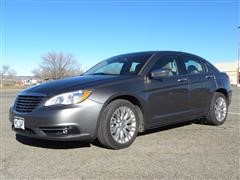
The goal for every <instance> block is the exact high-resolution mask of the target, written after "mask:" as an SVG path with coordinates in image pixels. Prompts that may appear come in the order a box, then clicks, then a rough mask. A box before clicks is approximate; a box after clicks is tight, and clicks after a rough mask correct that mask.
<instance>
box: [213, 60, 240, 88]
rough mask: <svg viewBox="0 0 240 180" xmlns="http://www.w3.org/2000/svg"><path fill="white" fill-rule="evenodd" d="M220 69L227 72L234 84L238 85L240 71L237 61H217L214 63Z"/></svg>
mask: <svg viewBox="0 0 240 180" xmlns="http://www.w3.org/2000/svg"><path fill="white" fill-rule="evenodd" d="M214 65H215V66H216V67H217V68H218V69H219V70H220V71H223V72H226V73H227V74H228V76H229V78H230V81H231V84H232V85H238V84H239V83H240V82H239V79H240V77H239V73H238V72H237V70H238V68H237V61H236V62H224V63H215V64H214Z"/></svg>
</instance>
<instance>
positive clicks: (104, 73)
mask: <svg viewBox="0 0 240 180" xmlns="http://www.w3.org/2000/svg"><path fill="white" fill-rule="evenodd" d="M88 75H112V76H113V75H118V74H110V73H102V72H101V73H93V74H88Z"/></svg>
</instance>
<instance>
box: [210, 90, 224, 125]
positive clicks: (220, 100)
mask: <svg viewBox="0 0 240 180" xmlns="http://www.w3.org/2000/svg"><path fill="white" fill-rule="evenodd" d="M227 113H228V103H227V100H226V97H225V95H224V94H222V93H219V92H216V93H214V95H213V97H212V101H211V104H210V107H209V113H208V115H207V117H206V121H207V123H208V124H211V125H215V126H218V125H221V124H223V123H224V122H225V121H226V119H227Z"/></svg>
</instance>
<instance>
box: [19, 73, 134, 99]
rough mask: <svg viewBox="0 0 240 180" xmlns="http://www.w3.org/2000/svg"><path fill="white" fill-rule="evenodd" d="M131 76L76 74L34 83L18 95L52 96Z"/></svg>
mask: <svg viewBox="0 0 240 180" xmlns="http://www.w3.org/2000/svg"><path fill="white" fill-rule="evenodd" d="M131 77H132V76H109V75H85V76H77V77H71V78H66V79H62V80H54V81H50V82H46V83H43V84H40V85H36V86H33V87H30V88H28V89H26V90H24V91H22V92H21V93H20V95H41V96H54V95H57V94H61V93H65V92H71V91H75V90H80V89H88V88H94V87H96V86H99V85H104V84H107V83H112V82H116V80H125V79H129V78H131Z"/></svg>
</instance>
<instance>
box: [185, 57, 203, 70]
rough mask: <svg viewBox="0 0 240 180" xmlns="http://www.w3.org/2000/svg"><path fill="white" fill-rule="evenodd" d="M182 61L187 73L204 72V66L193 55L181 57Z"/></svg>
mask: <svg viewBox="0 0 240 180" xmlns="http://www.w3.org/2000/svg"><path fill="white" fill-rule="evenodd" d="M183 62H184V65H185V69H186V72H187V74H200V73H204V68H203V65H202V63H201V61H200V60H198V59H197V58H194V57H190V56H189V57H187V56H186V57H183Z"/></svg>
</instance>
